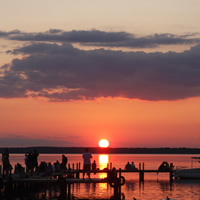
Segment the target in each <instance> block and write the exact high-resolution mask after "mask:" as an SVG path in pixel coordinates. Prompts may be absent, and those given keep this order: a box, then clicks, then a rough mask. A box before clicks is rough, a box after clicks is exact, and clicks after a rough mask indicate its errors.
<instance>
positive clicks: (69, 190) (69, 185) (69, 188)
mask: <svg viewBox="0 0 200 200" xmlns="http://www.w3.org/2000/svg"><path fill="white" fill-rule="evenodd" d="M67 193H68V199H70V197H71V184H70V183H69V184H68V192H67Z"/></svg>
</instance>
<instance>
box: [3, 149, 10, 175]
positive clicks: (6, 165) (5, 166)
mask: <svg viewBox="0 0 200 200" xmlns="http://www.w3.org/2000/svg"><path fill="white" fill-rule="evenodd" d="M2 163H3V178H4V176H5V172H6V175H8V172H9V173H10V174H11V170H12V166H11V164H10V161H9V151H8V148H6V149H5V150H4V152H3V153H2Z"/></svg>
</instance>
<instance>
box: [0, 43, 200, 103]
mask: <svg viewBox="0 0 200 200" xmlns="http://www.w3.org/2000/svg"><path fill="white" fill-rule="evenodd" d="M13 52H14V53H23V54H27V57H25V58H23V59H21V60H20V59H15V60H13V61H12V63H10V65H6V66H4V69H5V71H4V76H2V77H1V79H0V95H1V97H4V98H5V97H6V98H12V97H22V96H23V97H28V96H32V97H46V98H48V99H49V100H50V101H71V100H95V99H96V98H99V97H105V98H106V97H112V98H115V97H124V98H129V99H143V100H153V101H158V100H177V99H184V98H189V97H196V96H200V60H199V57H200V45H198V46H195V47H193V48H191V49H190V50H189V51H185V52H183V53H175V52H168V53H159V52H157V53H145V52H122V51H111V50H104V49H99V50H90V51H85V50H80V49H77V48H74V47H73V46H72V45H70V44H63V45H56V44H41V43H39V44H32V45H29V46H26V47H22V48H19V49H15V50H14V51H13Z"/></svg>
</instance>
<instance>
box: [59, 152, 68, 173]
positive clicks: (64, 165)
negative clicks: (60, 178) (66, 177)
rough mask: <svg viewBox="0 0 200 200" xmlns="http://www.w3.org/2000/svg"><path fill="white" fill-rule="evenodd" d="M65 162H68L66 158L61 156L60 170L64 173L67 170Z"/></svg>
mask: <svg viewBox="0 0 200 200" xmlns="http://www.w3.org/2000/svg"><path fill="white" fill-rule="evenodd" d="M67 161H68V159H67V157H66V156H65V155H64V154H63V155H62V163H61V169H62V170H64V171H65V170H66V169H67V167H66V165H67Z"/></svg>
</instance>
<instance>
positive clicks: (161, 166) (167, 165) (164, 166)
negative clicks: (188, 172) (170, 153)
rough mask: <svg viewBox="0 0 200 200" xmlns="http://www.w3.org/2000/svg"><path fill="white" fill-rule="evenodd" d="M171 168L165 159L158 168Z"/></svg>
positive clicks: (165, 169) (166, 169)
mask: <svg viewBox="0 0 200 200" xmlns="http://www.w3.org/2000/svg"><path fill="white" fill-rule="evenodd" d="M169 169H170V167H169V164H168V162H166V161H163V162H162V164H161V165H160V166H159V168H158V170H159V171H169Z"/></svg>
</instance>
